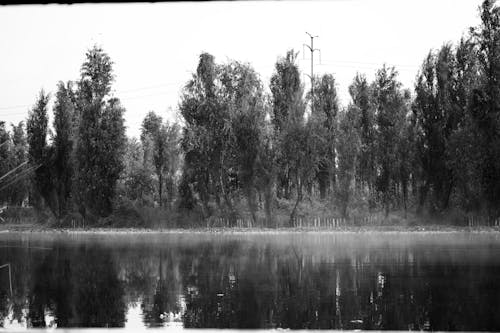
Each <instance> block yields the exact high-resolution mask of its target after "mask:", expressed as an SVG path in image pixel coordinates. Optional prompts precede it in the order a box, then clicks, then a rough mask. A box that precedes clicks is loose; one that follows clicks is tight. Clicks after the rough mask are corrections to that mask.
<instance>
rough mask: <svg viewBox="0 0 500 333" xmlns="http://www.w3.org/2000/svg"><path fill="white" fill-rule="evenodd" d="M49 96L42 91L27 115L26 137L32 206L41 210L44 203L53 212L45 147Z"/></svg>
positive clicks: (48, 165)
mask: <svg viewBox="0 0 500 333" xmlns="http://www.w3.org/2000/svg"><path fill="white" fill-rule="evenodd" d="M48 102H49V95H48V94H45V92H44V91H43V90H42V91H40V94H39V96H38V99H37V101H36V103H35V105H34V106H33V108H32V109H31V111H30V112H29V114H28V121H27V124H26V132H27V136H28V145H29V150H28V160H29V162H30V164H31V166H32V167H34V168H35V172H34V179H33V183H34V192H35V193H34V198H33V199H34V204H35V207H37V208H38V209H41V208H42V207H43V205H44V203H45V204H46V205H47V206H48V207H49V208H50V209H51V210H52V212H55V209H54V206H53V201H52V200H51V194H52V180H51V176H50V170H51V161H50V151H49V147H48V145H47V130H48V129H47V127H48V115H47V104H48Z"/></svg>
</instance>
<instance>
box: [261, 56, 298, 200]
mask: <svg viewBox="0 0 500 333" xmlns="http://www.w3.org/2000/svg"><path fill="white" fill-rule="evenodd" d="M296 59H297V53H296V52H295V51H294V50H290V51H288V52H287V54H286V56H285V57H283V58H280V59H278V61H277V62H276V64H275V70H274V73H273V75H272V76H271V83H270V89H271V94H272V107H273V112H272V121H273V124H274V127H275V132H276V135H277V136H278V142H281V143H282V144H284V143H285V142H286V140H283V138H284V137H287V136H290V135H292V133H288V132H289V131H294V130H297V129H298V127H300V126H301V125H302V124H303V122H304V112H305V103H304V100H303V94H304V88H303V85H302V82H301V79H300V71H299V67H298V65H297V63H296ZM288 148H289V147H288ZM295 153H296V152H295V151H290V150H289V149H281V148H279V149H278V156H279V157H278V160H277V163H278V165H279V166H278V170H280V171H279V174H278V179H279V191H278V196H283V197H285V198H286V199H290V198H291V187H292V185H293V183H295V186H296V185H297V181H298V180H297V179H295V180H294V179H293V178H296V177H294V176H293V172H295V171H296V170H295V171H294V170H292V169H291V164H290V163H289V161H290V159H291V158H293V154H295ZM288 154H292V155H288ZM297 189H298V188H297Z"/></svg>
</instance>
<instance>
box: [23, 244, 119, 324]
mask: <svg viewBox="0 0 500 333" xmlns="http://www.w3.org/2000/svg"><path fill="white" fill-rule="evenodd" d="M34 276H35V278H34V286H33V289H32V292H31V293H30V295H29V322H30V323H31V326H32V327H44V326H45V318H44V317H45V313H46V312H50V313H52V314H53V315H54V317H55V318H56V322H57V326H58V327H122V326H123V325H124V322H125V303H124V301H123V288H122V286H121V283H120V281H119V280H118V276H117V271H116V268H115V265H114V262H113V260H112V258H111V256H110V255H109V253H108V252H107V251H105V250H104V249H102V248H100V247H98V246H96V245H92V246H89V247H84V246H82V247H79V248H76V249H75V248H61V247H55V248H54V249H53V250H52V251H51V253H50V254H49V255H47V256H46V257H45V259H44V260H43V262H42V263H41V264H40V265H39V266H38V267H37V268H36V269H35V272H34Z"/></svg>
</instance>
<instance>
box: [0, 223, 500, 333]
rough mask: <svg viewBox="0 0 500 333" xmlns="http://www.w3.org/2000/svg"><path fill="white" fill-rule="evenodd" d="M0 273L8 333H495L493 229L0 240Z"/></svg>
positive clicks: (498, 274) (498, 317) (499, 266)
mask: <svg viewBox="0 0 500 333" xmlns="http://www.w3.org/2000/svg"><path fill="white" fill-rule="evenodd" d="M7 264H8V265H7ZM2 265H7V266H3V267H2V268H1V269H0V327H4V328H10V329H13V328H19V327H20V328H32V327H69V328H74V327H123V328H128V329H131V330H132V329H134V328H144V327H156V328H162V327H163V328H170V327H175V328H263V329H267V328H290V329H381V330H385V329H389V330H475V331H478V330H488V331H500V234H497V233H467V232H450V233H422V232H416V233H397V232H385V233H384V232H372V233H340V232H338V233H333V232H332V233H313V232H310V233H303V234H300V233H293V232H290V233H286V232H276V233H191V234H190V233H188V232H186V233H164V234H161V233H156V234H155V233H137V234H135V233H134V234H126V233H118V234H111V233H108V234H104V233H97V234H92V233H56V232H54V233H0V266H2ZM9 268H10V273H11V276H10V281H9ZM11 287H12V293H11Z"/></svg>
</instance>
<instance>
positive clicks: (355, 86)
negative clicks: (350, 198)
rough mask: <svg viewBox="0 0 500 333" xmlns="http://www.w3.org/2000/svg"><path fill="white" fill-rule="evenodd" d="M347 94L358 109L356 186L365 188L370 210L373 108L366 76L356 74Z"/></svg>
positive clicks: (371, 205) (373, 153)
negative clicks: (359, 144) (358, 141)
mask: <svg viewBox="0 0 500 333" xmlns="http://www.w3.org/2000/svg"><path fill="white" fill-rule="evenodd" d="M349 94H350V95H351V99H352V103H353V104H354V105H355V106H356V107H357V108H358V110H359V113H360V116H359V117H357V119H358V123H357V124H356V127H357V128H358V132H359V133H360V140H361V147H360V156H359V159H358V163H359V166H358V167H357V168H356V171H357V174H358V175H357V177H358V178H359V182H358V184H359V185H360V186H366V187H367V191H368V198H369V199H368V200H369V203H370V208H373V207H374V205H375V202H374V200H373V194H374V193H373V192H374V189H375V175H376V174H375V155H376V146H375V144H376V140H375V108H374V107H373V103H372V102H373V101H372V100H371V96H372V93H371V89H370V85H369V84H368V81H367V79H366V76H364V75H362V74H359V73H358V74H356V76H355V77H354V79H353V82H352V83H351V85H350V86H349Z"/></svg>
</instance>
